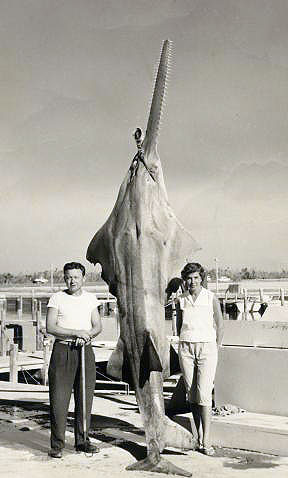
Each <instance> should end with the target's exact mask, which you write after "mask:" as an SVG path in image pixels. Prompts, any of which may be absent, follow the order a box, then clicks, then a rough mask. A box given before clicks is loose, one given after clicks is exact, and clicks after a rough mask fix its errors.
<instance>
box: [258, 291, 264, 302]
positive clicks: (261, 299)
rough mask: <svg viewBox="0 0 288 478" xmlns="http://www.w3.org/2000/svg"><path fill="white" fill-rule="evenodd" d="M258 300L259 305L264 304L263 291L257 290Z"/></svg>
mask: <svg viewBox="0 0 288 478" xmlns="http://www.w3.org/2000/svg"><path fill="white" fill-rule="evenodd" d="M259 299H260V303H261V304H263V302H264V298H263V289H261V288H260V289H259Z"/></svg>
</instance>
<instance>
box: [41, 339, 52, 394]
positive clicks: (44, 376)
mask: <svg viewBox="0 0 288 478" xmlns="http://www.w3.org/2000/svg"><path fill="white" fill-rule="evenodd" d="M49 360H50V341H49V340H47V339H46V340H45V339H44V340H43V361H44V364H43V367H42V370H41V375H42V382H43V385H47V383H48V368H49Z"/></svg>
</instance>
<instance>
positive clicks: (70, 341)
mask: <svg viewBox="0 0 288 478" xmlns="http://www.w3.org/2000/svg"><path fill="white" fill-rule="evenodd" d="M55 342H57V343H58V344H64V345H75V342H76V340H74V339H66V340H65V339H63V340H62V339H56V340H55Z"/></svg>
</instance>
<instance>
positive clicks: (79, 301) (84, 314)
mask: <svg viewBox="0 0 288 478" xmlns="http://www.w3.org/2000/svg"><path fill="white" fill-rule="evenodd" d="M98 305H100V303H99V301H98V299H97V298H96V296H95V295H94V294H92V293H91V292H87V291H86V290H82V294H81V295H70V294H67V293H66V292H63V291H60V292H55V294H53V295H51V297H50V299H49V302H48V304H47V307H54V308H55V309H57V310H58V316H57V324H58V325H59V327H63V328H64V329H76V330H87V331H88V330H90V329H91V327H92V322H91V313H92V311H93V310H94V309H95V308H96V307H98Z"/></svg>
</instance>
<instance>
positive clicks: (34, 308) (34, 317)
mask: <svg viewBox="0 0 288 478" xmlns="http://www.w3.org/2000/svg"><path fill="white" fill-rule="evenodd" d="M31 311H32V321H33V325H35V322H36V320H37V318H36V317H37V299H35V298H33V297H32V308H31Z"/></svg>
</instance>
